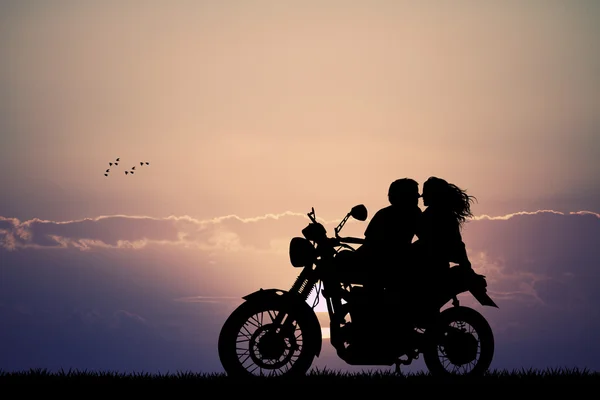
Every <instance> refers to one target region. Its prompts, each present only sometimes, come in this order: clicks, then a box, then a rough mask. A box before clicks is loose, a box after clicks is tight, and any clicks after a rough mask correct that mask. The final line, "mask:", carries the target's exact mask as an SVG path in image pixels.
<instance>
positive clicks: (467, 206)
mask: <svg viewBox="0 0 600 400" xmlns="http://www.w3.org/2000/svg"><path fill="white" fill-rule="evenodd" d="M425 185H427V186H429V187H431V188H432V193H433V195H434V196H435V197H436V199H435V203H436V204H437V205H438V206H442V207H444V208H447V209H449V210H450V211H451V212H452V214H453V215H454V217H455V218H456V220H457V221H458V224H459V225H462V224H463V223H464V222H465V221H466V220H467V218H471V217H472V216H473V213H472V212H471V203H472V202H473V200H477V198H476V197H475V196H471V195H468V194H467V191H466V190H464V189H461V188H459V187H458V186H456V185H454V184H452V183H449V182H447V181H446V180H444V179H441V178H437V177H434V176H432V177H430V178H429V179H427V181H425V184H424V185H423V186H425Z"/></svg>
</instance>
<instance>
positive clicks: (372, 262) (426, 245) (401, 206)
mask: <svg viewBox="0 0 600 400" xmlns="http://www.w3.org/2000/svg"><path fill="white" fill-rule="evenodd" d="M420 197H422V198H423V204H424V206H426V209H425V210H424V211H422V210H421V209H420V208H419V198H420ZM473 199H474V197H472V196H469V195H467V194H466V191H465V190H462V189H460V188H459V187H457V186H456V185H454V184H452V183H449V182H447V181H445V180H444V179H441V178H437V177H434V176H432V177H430V178H428V179H427V180H426V181H425V183H424V184H423V193H422V194H419V184H418V183H417V182H416V181H415V180H413V179H410V178H402V179H398V180H396V181H394V182H392V184H391V185H390V187H389V190H388V200H389V202H390V205H389V206H387V207H385V208H382V209H381V210H379V211H377V213H376V214H375V215H374V216H373V218H372V219H371V222H370V223H369V225H368V226H367V229H366V230H365V238H364V239H363V240H362V241H361V242H362V245H361V246H360V247H359V248H357V249H356V251H355V252H351V251H342V252H340V253H339V254H338V256H337V257H336V259H337V265H338V272H339V274H340V275H341V277H342V281H346V282H349V283H362V284H363V285H364V286H365V288H369V289H371V290H373V291H377V290H378V289H382V290H383V289H385V290H386V291H388V292H392V293H394V294H395V296H396V297H398V298H400V299H409V300H410V299H411V298H412V296H414V295H418V294H420V293H421V292H423V291H428V292H431V291H434V292H436V291H439V290H441V287H442V283H443V282H444V280H445V279H446V278H447V274H446V272H447V271H448V270H449V268H450V264H451V263H455V264H458V265H459V267H460V268H465V269H468V270H470V269H471V263H470V261H469V258H468V257H467V252H466V248H465V244H464V242H463V240H462V236H461V227H462V224H463V223H464V222H465V220H466V219H467V218H468V217H471V216H472V213H471V202H472V200H473ZM414 238H416V240H415V241H413V239H414ZM419 297H422V296H419Z"/></svg>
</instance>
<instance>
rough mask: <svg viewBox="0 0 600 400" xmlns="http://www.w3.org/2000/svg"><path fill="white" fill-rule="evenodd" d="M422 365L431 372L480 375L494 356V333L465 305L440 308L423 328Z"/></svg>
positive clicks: (482, 318)
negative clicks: (431, 320)
mask: <svg viewBox="0 0 600 400" xmlns="http://www.w3.org/2000/svg"><path fill="white" fill-rule="evenodd" d="M425 335H426V345H425V348H424V351H423V359H424V361H425V365H426V366H427V369H428V370H429V372H430V374H431V375H433V376H441V377H454V376H481V375H483V374H484V373H485V372H486V371H487V370H488V368H489V367H490V365H491V363H492V359H493V357H494V334H493V332H492V328H491V327H490V325H489V323H488V322H487V320H486V319H485V318H484V317H483V316H482V315H481V314H480V313H479V312H477V311H475V310H474V309H472V308H469V307H463V306H459V307H452V308H447V309H445V310H444V311H442V312H441V313H440V315H439V317H438V318H437V321H436V323H435V325H434V327H433V328H430V329H427V330H426V331H425Z"/></svg>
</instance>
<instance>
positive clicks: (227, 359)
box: [218, 300, 319, 378]
mask: <svg viewBox="0 0 600 400" xmlns="http://www.w3.org/2000/svg"><path fill="white" fill-rule="evenodd" d="M280 313H284V314H286V316H285V317H284V321H285V322H284V324H287V323H291V325H290V327H291V329H290V330H289V332H287V333H275V330H276V329H274V325H273V324H272V323H273V320H274V319H275V318H276V316H277V315H279V314H280ZM309 317H310V315H307V313H306V312H302V311H298V309H296V308H294V307H291V306H290V304H289V303H286V302H285V301H272V302H266V301H262V300H249V301H246V302H245V303H243V304H241V305H240V306H239V307H238V308H237V309H236V310H234V311H233V313H231V315H230V316H229V318H228V319H227V320H226V321H225V324H224V325H223V328H222V329H221V332H220V334H219V345H218V350H219V358H220V360H221V364H222V365H223V368H224V369H225V372H226V373H227V375H228V376H230V377H247V378H251V377H282V376H300V375H304V374H306V372H307V371H308V370H309V368H310V366H311V364H312V362H313V360H314V358H315V356H316V355H317V352H318V346H317V340H318V339H319V338H318V337H316V336H315V335H314V334H312V333H311V332H310V331H308V330H307V329H308V327H309V326H310V320H309ZM274 333H275V334H274Z"/></svg>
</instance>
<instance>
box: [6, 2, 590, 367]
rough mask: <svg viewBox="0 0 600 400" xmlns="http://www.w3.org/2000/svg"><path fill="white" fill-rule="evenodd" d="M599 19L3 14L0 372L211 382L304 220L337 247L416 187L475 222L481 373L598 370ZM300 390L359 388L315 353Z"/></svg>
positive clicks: (292, 9) (440, 6)
mask: <svg viewBox="0 0 600 400" xmlns="http://www.w3.org/2000/svg"><path fill="white" fill-rule="evenodd" d="M599 18H600V2H596V1H593V0H589V1H577V0H573V1H568V2H565V1H554V0H546V1H541V0H540V1H534V0H526V1H516V0H515V1H497V2H491V1H488V2H483V1H466V0H465V1H453V2H447V1H441V0H440V1H419V2H415V1H399V0H398V1H384V0H370V1H353V0H347V1H341V0H320V1H315V0H308V1H303V2H297V1H260V0H246V1H242V0H237V1H233V0H222V1H188V0H171V1H158V0H147V1H141V0H139V1H136V0H130V1H116V0H114V1H113V0H109V1H86V2H82V1H76V0H54V1H42V0H30V1H17V0H0V60H1V61H0V189H1V194H0V370H2V369H4V370H16V369H27V368H38V367H41V368H65V369H67V368H79V369H94V368H98V369H111V370H137V371H141V370H143V371H151V372H153V371H157V370H160V371H166V370H170V371H174V370H192V371H198V372H213V371H217V372H220V371H221V366H220V363H219V360H218V356H217V353H216V343H217V336H218V331H219V329H220V327H221V325H222V324H223V322H224V320H225V318H226V317H227V315H228V314H229V313H230V312H231V311H232V310H233V309H234V308H235V307H236V306H237V305H239V304H240V302H241V301H242V300H241V296H243V295H245V294H248V293H250V292H252V291H254V290H257V289H259V288H261V287H264V288H268V287H277V288H282V289H288V288H289V287H290V286H291V285H292V283H293V280H294V279H295V277H296V274H297V273H298V272H299V271H298V270H296V269H294V268H292V266H291V265H290V263H289V260H288V253H287V250H288V248H287V246H288V244H289V240H290V239H291V238H292V237H293V236H298V235H300V231H301V229H302V228H303V227H304V226H305V225H306V224H307V223H308V218H307V217H306V213H307V212H309V211H310V209H311V207H315V211H316V213H317V216H318V217H321V218H323V219H324V221H325V222H326V226H327V228H328V229H329V231H330V232H333V227H334V226H335V225H336V224H337V222H338V221H339V220H340V219H341V218H343V216H344V215H345V214H346V212H348V210H349V209H350V208H351V207H352V206H354V205H355V204H358V203H362V204H364V205H365V206H366V207H367V208H368V210H369V216H372V215H373V214H374V213H375V212H376V211H377V210H378V209H379V208H381V207H384V206H386V205H387V204H388V203H387V196H386V194H387V189H388V186H389V184H390V183H391V182H392V181H393V180H395V179H397V178H400V177H411V178H413V179H416V180H417V181H419V183H420V184H422V183H423V182H424V181H425V180H426V179H427V178H428V177H429V176H432V175H435V176H439V177H442V178H445V179H447V180H448V181H450V182H452V183H455V184H457V185H458V186H460V187H463V188H466V189H467V190H468V193H469V194H471V195H474V196H475V197H476V198H477V200H478V202H477V203H475V204H474V205H473V211H474V214H475V218H474V219H473V220H472V221H470V222H469V223H467V224H466V225H465V228H464V232H463V235H464V238H465V241H466V243H467V248H468V251H469V256H470V257H471V259H472V262H473V265H474V268H475V269H476V270H477V271H478V272H480V273H483V274H485V275H486V276H488V282H489V290H490V294H491V295H492V297H493V298H494V299H495V300H497V302H498V304H499V306H500V308H499V309H489V308H481V307H479V306H477V305H475V304H472V306H473V307H475V308H476V309H478V310H480V311H481V312H482V313H483V314H484V316H486V318H488V320H489V321H490V323H491V324H492V327H493V329H494V332H495V334H496V355H495V358H494V362H493V363H492V368H509V369H512V368H529V367H535V368H545V367H561V366H565V367H574V366H578V367H581V368H583V367H587V368H591V369H600V343H599V342H598V340H597V337H598V335H599V334H600V311H599V310H598V308H597V304H599V302H600V272H599V271H600V239H599V238H600V180H598V174H599V172H600V158H599V157H600V40H599V38H600V25H599V24H598V23H597V21H598V19H599ZM117 157H119V158H120V160H121V161H120V162H119V165H118V166H113V167H110V168H111V172H110V173H109V176H108V177H105V176H104V172H105V170H106V169H107V168H109V165H108V163H109V162H114V160H115V159H116V158H117ZM140 161H148V162H149V163H150V165H144V166H140V165H139V162H140ZM133 165H137V168H136V173H135V174H134V175H125V174H124V171H125V170H129V169H130V168H131V167H132V166H133ZM421 206H422V207H423V205H422V203H421ZM367 223H368V221H366V222H357V221H353V222H351V223H349V224H348V225H347V227H346V231H345V233H346V234H348V235H350V234H352V235H355V236H360V235H362V233H363V231H364V228H365V227H366V224H367ZM465 302H466V303H469V302H470V300H469V299H468V297H466V298H465ZM317 308H318V309H319V310H320V311H323V310H324V307H322V304H321V305H319V306H318V307H317ZM373 328H374V329H377V327H373ZM315 365H316V366H319V367H322V366H330V367H333V368H346V369H349V370H350V369H352V368H350V367H347V366H346V365H345V364H343V362H342V361H340V360H337V359H336V357H335V352H334V350H333V348H332V347H331V346H330V345H329V343H328V342H327V340H326V343H325V344H324V354H323V355H322V357H320V358H319V359H317V360H316V362H315ZM420 367H422V364H421V363H416V365H415V367H414V368H420Z"/></svg>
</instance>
